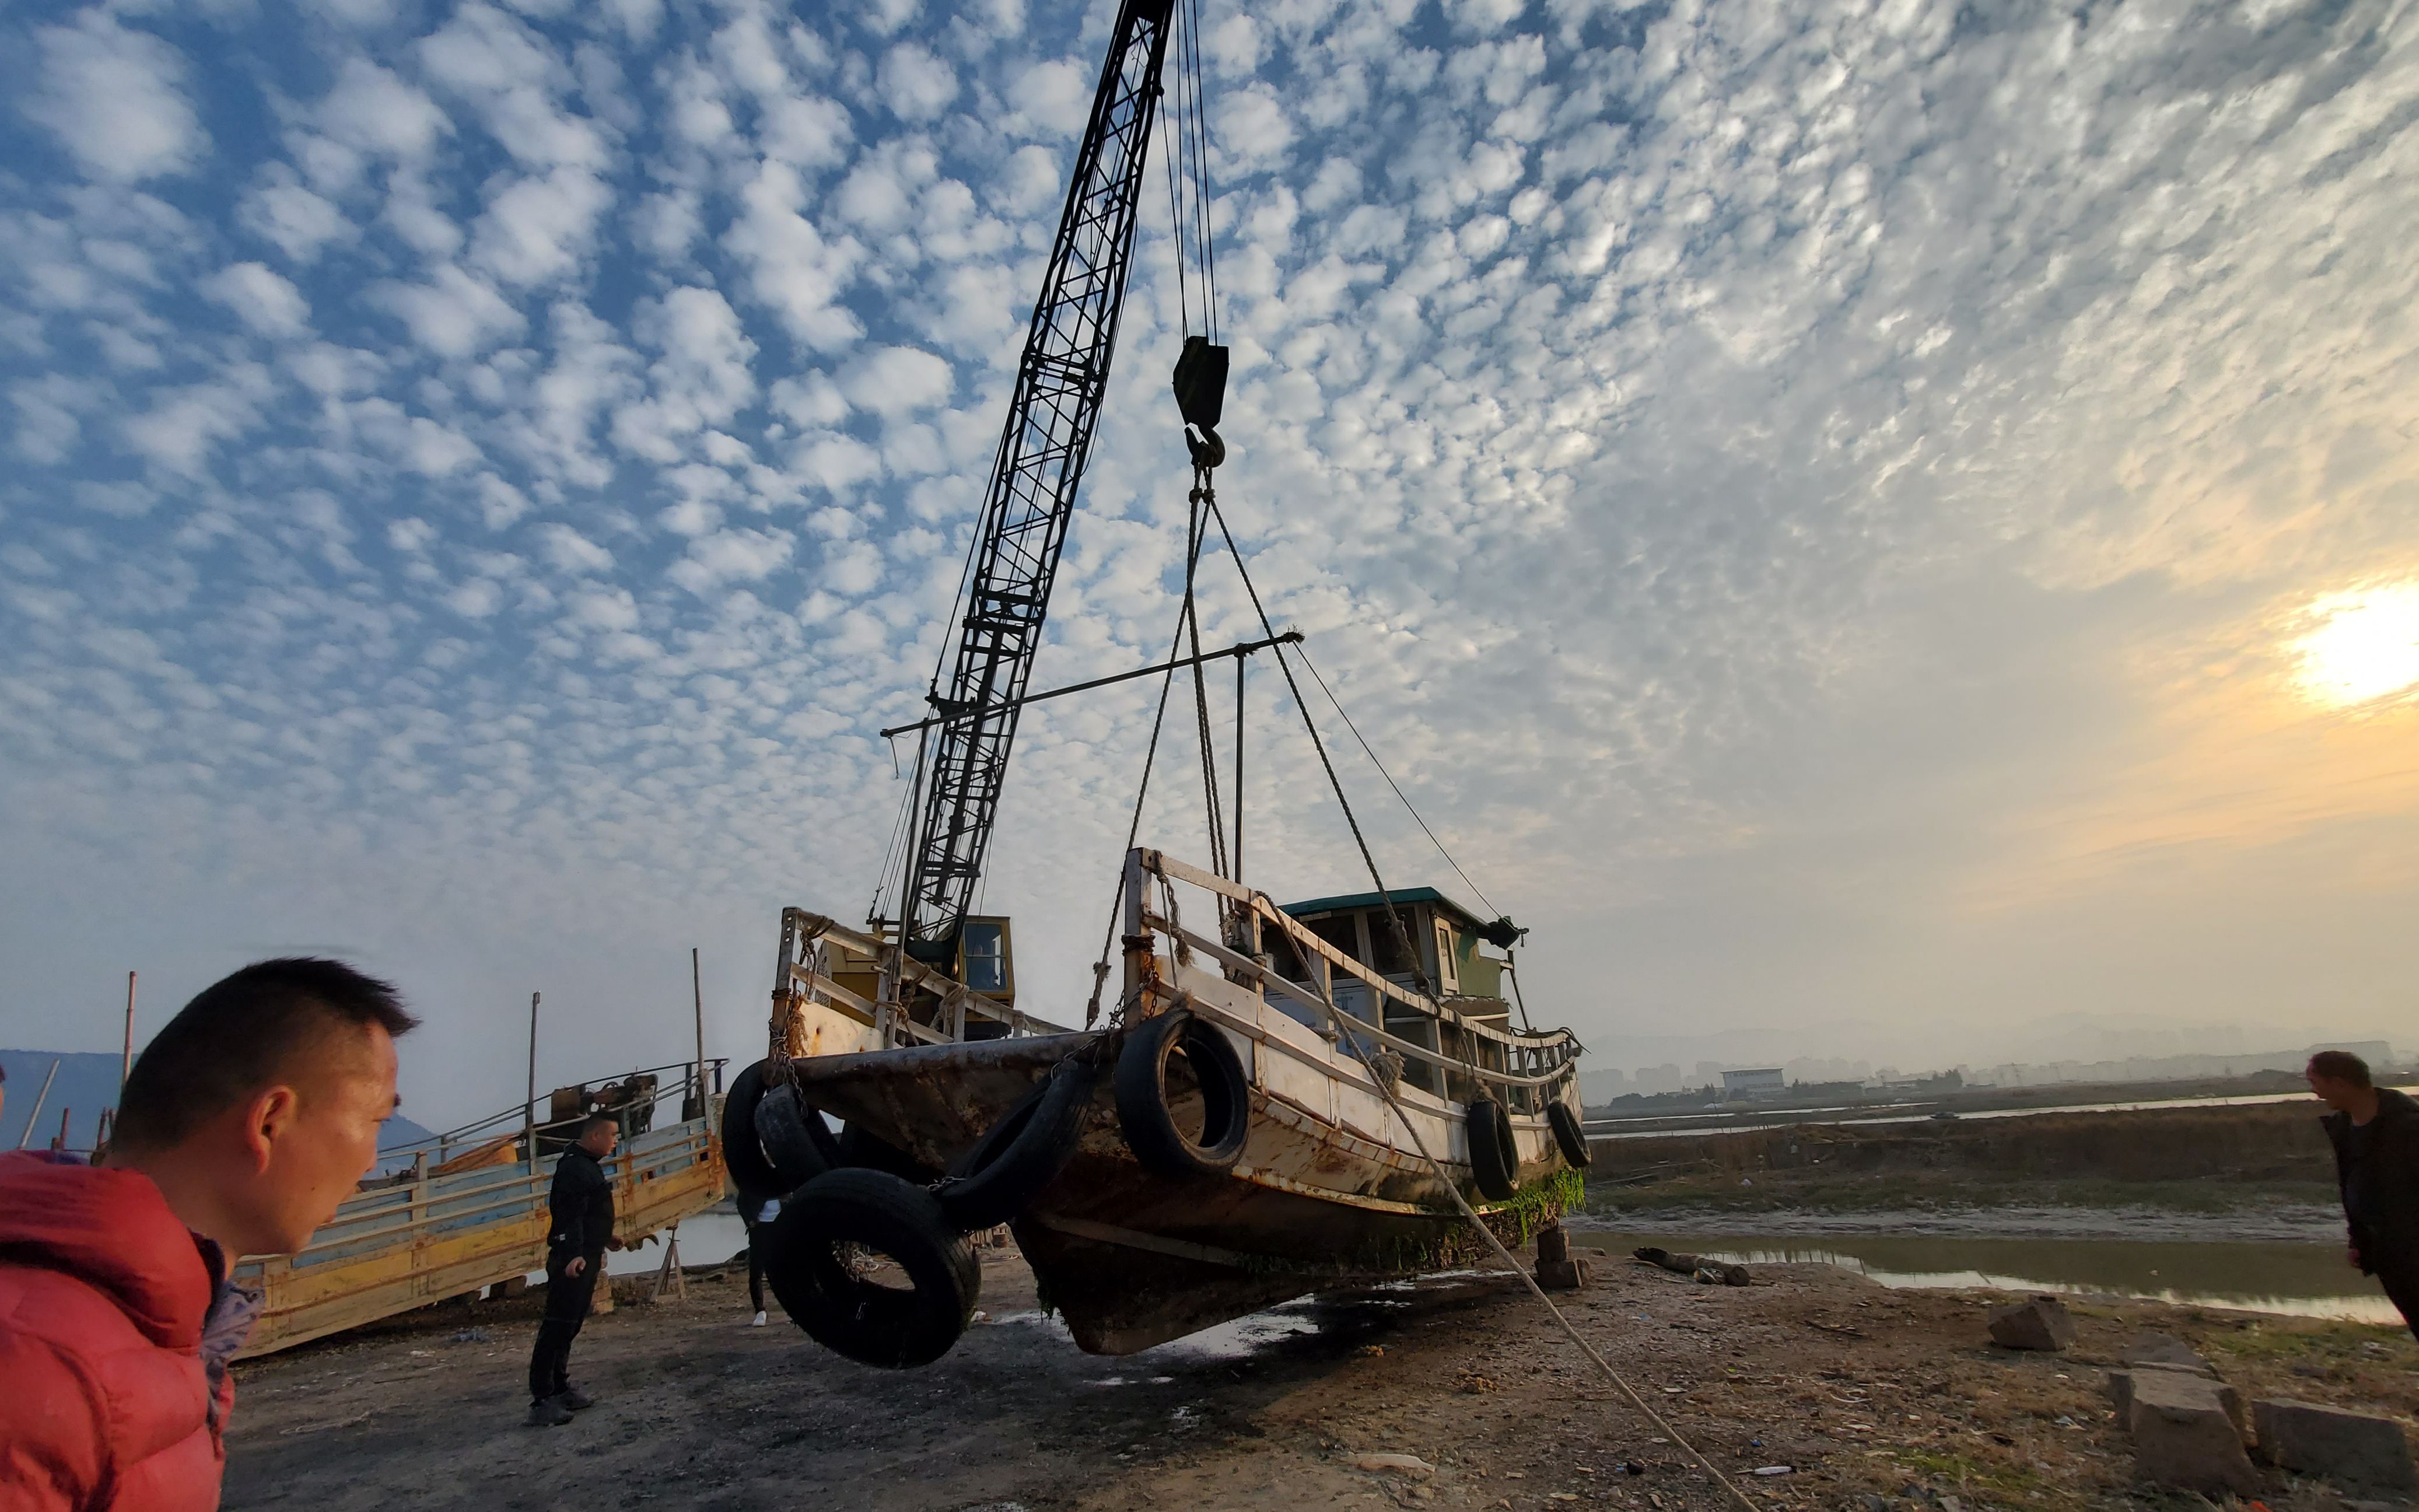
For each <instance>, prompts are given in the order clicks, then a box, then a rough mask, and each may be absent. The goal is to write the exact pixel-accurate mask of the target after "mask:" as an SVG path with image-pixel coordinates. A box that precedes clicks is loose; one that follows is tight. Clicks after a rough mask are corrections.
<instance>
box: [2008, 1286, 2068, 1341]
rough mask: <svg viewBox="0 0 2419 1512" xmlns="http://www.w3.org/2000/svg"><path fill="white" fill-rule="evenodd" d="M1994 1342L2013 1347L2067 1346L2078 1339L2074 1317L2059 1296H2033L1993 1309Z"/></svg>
mask: <svg viewBox="0 0 2419 1512" xmlns="http://www.w3.org/2000/svg"><path fill="white" fill-rule="evenodd" d="M1991 1342H1992V1343H1994V1344H1996V1345H1999V1346H2001V1347H2002V1348H2004V1349H2010V1350H2063V1349H2067V1348H2069V1347H2071V1346H2072V1344H2073V1343H2074V1317H2073V1315H2072V1314H2071V1313H2069V1312H2068V1311H2067V1310H2066V1304H2064V1303H2062V1302H2060V1301H2058V1300H2057V1298H2056V1297H2033V1298H2029V1299H2027V1300H2026V1301H2024V1302H2019V1303H2014V1304H2010V1305H2008V1306H2005V1307H1999V1308H1995V1309H1994V1310H1993V1311H1992V1313H1991Z"/></svg>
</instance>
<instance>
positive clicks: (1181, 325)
mask: <svg viewBox="0 0 2419 1512" xmlns="http://www.w3.org/2000/svg"><path fill="white" fill-rule="evenodd" d="M1183 82H1184V76H1183V70H1181V69H1179V70H1178V72H1177V85H1178V94H1177V104H1178V106H1179V108H1180V107H1181V106H1182V104H1183V102H1184V96H1183V93H1182V88H1183ZM1176 116H1177V112H1176V111H1169V112H1166V113H1164V114H1163V115H1162V116H1160V117H1159V130H1160V133H1161V135H1162V136H1163V137H1164V138H1165V141H1166V147H1165V148H1164V149H1163V151H1162V152H1161V153H1160V165H1161V166H1162V167H1163V168H1165V169H1166V170H1167V229H1168V234H1169V235H1170V236H1171V237H1173V238H1174V239H1175V240H1176V323H1177V330H1178V332H1179V334H1181V335H1186V336H1190V335H1191V334H1193V305H1192V300H1191V296H1190V295H1189V294H1188V293H1187V291H1186V285H1185V274H1186V271H1187V269H1186V266H1185V259H1186V258H1187V257H1188V256H1190V254H1189V253H1187V252H1186V251H1185V247H1184V196H1183V193H1182V191H1180V190H1179V189H1178V188H1177V172H1176V160H1177V155H1178V150H1179V146H1180V144H1181V142H1182V137H1181V135H1180V134H1179V130H1178V127H1177V125H1176Z"/></svg>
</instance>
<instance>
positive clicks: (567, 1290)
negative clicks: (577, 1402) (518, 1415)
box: [529, 1253, 605, 1401]
mask: <svg viewBox="0 0 2419 1512" xmlns="http://www.w3.org/2000/svg"><path fill="white" fill-rule="evenodd" d="M586 1258H587V1260H588V1263H587V1264H586V1265H583V1266H581V1267H580V1268H579V1273H578V1275H565V1274H563V1273H562V1263H560V1262H549V1263H548V1264H547V1268H546V1316H545V1317H544V1318H543V1319H539V1321H538V1325H537V1346H536V1348H534V1349H532V1350H531V1351H530V1377H529V1379H530V1400H532V1401H543V1400H544V1399H545V1398H547V1397H548V1396H560V1395H562V1393H563V1392H565V1391H567V1390H569V1389H570V1386H571V1341H572V1340H573V1339H576V1338H578V1336H579V1326H580V1325H581V1324H582V1323H585V1322H587V1321H588V1304H589V1300H590V1299H591V1298H592V1297H593V1296H594V1295H595V1292H596V1277H597V1276H598V1275H599V1274H601V1273H603V1272H604V1270H605V1257H604V1255H603V1254H601V1253H599V1254H595V1255H591V1256H588V1257H586Z"/></svg>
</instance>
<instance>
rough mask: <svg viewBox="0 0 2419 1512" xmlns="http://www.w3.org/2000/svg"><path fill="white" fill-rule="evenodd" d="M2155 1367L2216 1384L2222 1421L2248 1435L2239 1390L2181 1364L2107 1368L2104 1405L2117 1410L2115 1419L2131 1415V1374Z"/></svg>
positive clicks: (2248, 1424) (2248, 1425) (2247, 1419)
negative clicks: (2105, 1401) (2106, 1388)
mask: <svg viewBox="0 0 2419 1512" xmlns="http://www.w3.org/2000/svg"><path fill="white" fill-rule="evenodd" d="M2156 1371H2165V1372H2167V1373H2168V1374H2171V1375H2179V1376H2183V1377H2185V1378H2187V1379H2189V1380H2193V1381H2207V1382H2208V1383H2209V1384H2210V1385H2211V1386H2214V1387H2215V1388H2217V1400H2218V1405H2219V1406H2221V1407H2223V1408H2225V1409H2226V1421H2227V1422H2229V1423H2232V1424H2233V1425H2234V1431H2235V1432H2237V1433H2240V1434H2242V1436H2243V1437H2244V1438H2245V1439H2248V1438H2250V1436H2251V1419H2250V1417H2249V1415H2248V1414H2246V1413H2245V1412H2244V1411H2243V1406H2242V1393H2241V1392H2239V1391H2237V1390H2235V1389H2234V1387H2232V1386H2231V1385H2229V1384H2227V1383H2226V1382H2225V1381H2220V1380H2218V1379H2217V1378H2216V1377H2214V1376H2207V1375H2203V1374H2201V1373H2200V1372H2199V1371H2197V1370H2187V1369H2185V1368H2184V1367H2182V1366H2181V1365H2135V1366H2134V1368H2133V1369H2131V1370H2111V1371H2109V1372H2108V1405H2109V1406H2111V1407H2113V1408H2115V1409H2116V1410H2117V1421H2118V1422H2119V1423H2130V1422H2132V1421H2133V1419H2134V1376H2135V1375H2137V1374H2142V1373H2148V1372H2156Z"/></svg>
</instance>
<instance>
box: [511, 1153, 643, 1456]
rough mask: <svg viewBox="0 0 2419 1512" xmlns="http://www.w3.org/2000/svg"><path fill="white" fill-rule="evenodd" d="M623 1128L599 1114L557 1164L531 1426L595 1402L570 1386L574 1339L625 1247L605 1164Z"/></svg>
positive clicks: (533, 1363) (533, 1355)
mask: <svg viewBox="0 0 2419 1512" xmlns="http://www.w3.org/2000/svg"><path fill="white" fill-rule="evenodd" d="M621 1139H622V1126H621V1125H620V1124H619V1123H617V1122H615V1121H614V1119H613V1115H611V1114H609V1113H592V1114H590V1115H589V1116H588V1121H587V1122H585V1123H583V1124H581V1125H580V1128H579V1138H578V1140H577V1141H575V1142H574V1143H573V1144H572V1146H571V1148H570V1149H566V1150H564V1151H563V1152H562V1159H560V1160H558V1161H557V1162H555V1166H554V1186H553V1188H552V1189H551V1190H550V1191H549V1192H548V1193H547V1199H546V1204H547V1211H548V1213H549V1215H550V1220H551V1222H552V1225H553V1227H552V1229H551V1231H550V1232H549V1233H548V1235H547V1242H546V1317H545V1318H544V1319H542V1320H541V1321H540V1322H539V1323H538V1325H537V1347H536V1348H535V1349H533V1350H531V1351H530V1410H529V1420H528V1421H529V1426H530V1427H533V1428H551V1427H562V1425H563V1424H565V1423H568V1422H570V1421H571V1414H572V1413H573V1412H578V1410H579V1409H581V1408H583V1407H591V1406H593V1405H595V1404H594V1403H593V1401H591V1400H590V1398H589V1396H588V1394H587V1393H585V1392H583V1391H581V1390H580V1389H579V1388H578V1387H577V1386H574V1385H573V1384H572V1383H571V1341H572V1340H573V1339H575V1338H578V1336H579V1325H580V1324H582V1323H584V1322H586V1321H588V1304H589V1300H590V1299H591V1298H592V1297H593V1295H594V1294H595V1291H596V1278H597V1277H598V1276H599V1275H600V1274H602V1273H603V1272H604V1270H605V1252H606V1251H607V1250H609V1249H620V1248H621V1247H622V1242H621V1241H620V1240H619V1239H616V1238H615V1237H614V1236H613V1180H612V1178H610V1177H609V1176H607V1175H606V1174H605V1167H604V1165H602V1164H601V1163H602V1162H603V1161H605V1160H606V1159H607V1158H609V1156H611V1154H612V1153H613V1147H614V1146H615V1145H617V1144H619V1143H620V1142H621Z"/></svg>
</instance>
